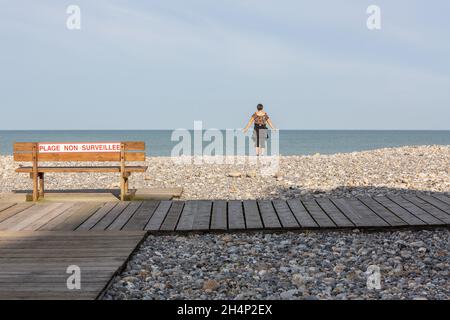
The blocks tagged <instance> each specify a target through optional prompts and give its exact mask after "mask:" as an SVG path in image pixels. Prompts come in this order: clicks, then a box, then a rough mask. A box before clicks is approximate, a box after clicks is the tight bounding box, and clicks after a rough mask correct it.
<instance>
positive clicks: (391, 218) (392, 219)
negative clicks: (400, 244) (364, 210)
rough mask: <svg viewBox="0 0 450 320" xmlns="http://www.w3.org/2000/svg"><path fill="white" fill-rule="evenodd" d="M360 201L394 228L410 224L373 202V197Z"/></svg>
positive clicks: (363, 198)
mask: <svg viewBox="0 0 450 320" xmlns="http://www.w3.org/2000/svg"><path fill="white" fill-rule="evenodd" d="M359 200H360V201H361V202H362V203H364V204H365V205H366V206H368V207H369V208H370V209H372V210H373V211H375V212H376V213H377V214H378V215H379V216H380V217H382V218H383V219H384V220H385V221H386V222H387V223H389V224H390V225H391V226H393V227H399V226H407V225H408V223H407V222H405V221H403V220H402V219H400V218H399V217H397V216H396V215H395V214H393V213H392V212H391V211H389V210H388V209H386V208H385V207H383V206H382V205H381V204H379V203H378V202H376V201H375V200H373V199H372V198H371V197H361V198H359Z"/></svg>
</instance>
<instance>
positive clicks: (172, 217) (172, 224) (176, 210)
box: [159, 201, 184, 231]
mask: <svg viewBox="0 0 450 320" xmlns="http://www.w3.org/2000/svg"><path fill="white" fill-rule="evenodd" d="M183 207H184V202H183V201H173V202H172V206H171V207H170V209H169V212H168V213H167V216H166V218H165V219H164V222H163V224H162V225H161V227H160V228H159V230H161V231H175V228H176V227H177V223H178V219H179V218H180V215H181V212H182V211H183Z"/></svg>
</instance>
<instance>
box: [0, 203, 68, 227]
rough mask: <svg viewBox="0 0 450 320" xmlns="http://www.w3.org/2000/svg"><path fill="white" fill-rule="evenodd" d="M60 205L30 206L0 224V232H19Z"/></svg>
mask: <svg viewBox="0 0 450 320" xmlns="http://www.w3.org/2000/svg"><path fill="white" fill-rule="evenodd" d="M61 205H62V204H61V203H52V204H49V205H47V204H46V205H35V206H32V207H30V208H28V209H26V210H24V211H22V212H20V213H18V214H16V215H14V216H12V217H11V218H9V219H7V220H5V221H3V222H2V223H0V231H5V230H10V231H17V230H20V229H21V228H23V227H25V226H26V225H28V224H30V223H31V222H33V221H34V220H37V219H39V218H40V217H42V216H44V215H46V214H47V213H48V212H49V211H51V210H54V209H56V208H58V207H59V206H61Z"/></svg>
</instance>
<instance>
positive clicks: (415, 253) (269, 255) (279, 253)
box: [103, 228, 450, 300]
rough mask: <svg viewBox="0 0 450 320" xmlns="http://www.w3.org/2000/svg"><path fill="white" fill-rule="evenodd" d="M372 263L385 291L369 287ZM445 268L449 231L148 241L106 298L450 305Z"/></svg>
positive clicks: (447, 267)
mask: <svg viewBox="0 0 450 320" xmlns="http://www.w3.org/2000/svg"><path fill="white" fill-rule="evenodd" d="M179 238H183V239H184V241H177V239H179ZM224 239H228V241H230V242H226V241H224ZM419 241H421V242H422V244H421V245H424V247H417V246H415V245H411V244H413V243H415V242H417V245H418V244H419V243H418V242H419ZM230 243H232V244H233V245H232V246H229V244H230ZM280 246H282V247H287V250H288V251H286V250H280V249H279V248H280ZM425 247H426V248H427V250H426V251H423V250H420V248H425ZM230 248H232V253H229V251H228V250H229V249H230ZM299 248H301V250H299ZM337 249H339V251H338V252H340V254H335V252H337V251H336V250H337ZM156 253H158V254H156ZM361 253H365V254H364V255H363V254H361ZM162 257H163V258H162ZM373 265H375V266H378V267H379V268H380V277H381V278H380V280H381V289H380V290H378V289H369V288H368V287H367V280H368V276H369V275H370V274H371V273H370V272H367V271H368V268H369V266H373ZM448 270H450V230H449V229H446V228H436V229H433V230H408V231H390V232H365V231H364V230H361V232H359V233H353V232H344V231H330V232H311V231H310V232H303V233H293V232H285V233H271V234H267V233H259V232H256V233H251V234H244V233H239V234H226V235H220V234H192V235H185V236H173V235H165V236H156V235H150V236H149V237H148V238H147V239H146V240H145V241H144V243H143V244H142V245H141V247H140V248H139V250H138V251H137V252H136V253H135V254H134V255H133V256H132V259H131V261H130V263H128V265H127V267H126V269H125V270H124V271H123V272H122V274H120V275H119V276H117V277H116V278H115V279H114V280H113V283H112V285H111V286H110V287H109V289H108V290H107V291H106V293H105V295H104V297H103V298H104V299H108V300H111V299H113V300H122V299H151V300H153V299H157V300H166V299H214V300H217V299H231V300H233V299H263V300H265V299H307V300H318V299H320V300H321V299H336V300H340V299H429V300H436V299H438V300H448V299H450V281H449V272H448ZM155 271H158V272H155Z"/></svg>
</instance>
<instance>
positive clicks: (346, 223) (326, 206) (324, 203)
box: [316, 198, 355, 228]
mask: <svg viewBox="0 0 450 320" xmlns="http://www.w3.org/2000/svg"><path fill="white" fill-rule="evenodd" d="M316 202H317V203H318V204H319V206H320V207H321V208H322V210H324V211H325V212H326V213H327V214H328V216H329V217H330V218H331V220H333V222H334V223H335V224H336V225H337V226H338V227H341V228H347V227H354V226H355V225H354V224H353V222H351V221H350V220H349V219H348V218H347V217H346V216H345V215H344V214H343V213H342V212H341V211H340V210H339V209H338V208H337V207H336V206H335V205H334V203H333V202H331V201H330V199H327V198H317V199H316Z"/></svg>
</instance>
